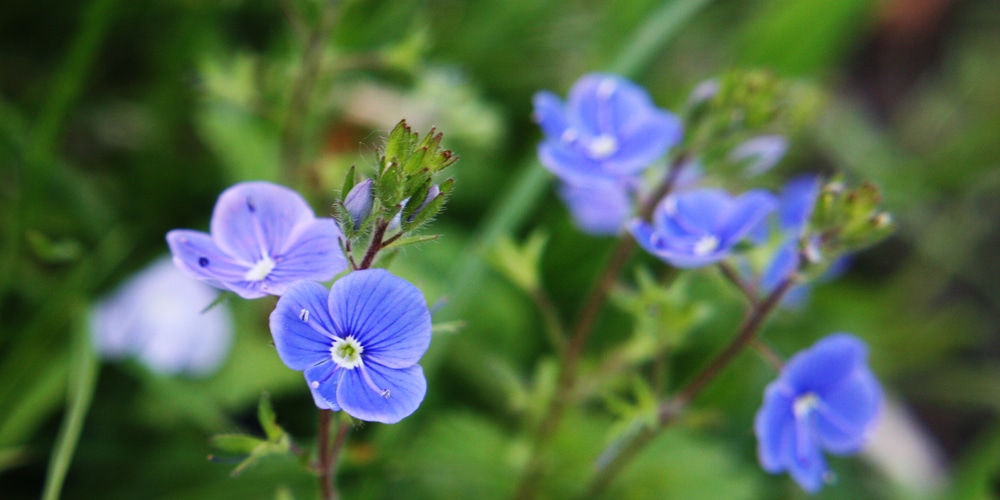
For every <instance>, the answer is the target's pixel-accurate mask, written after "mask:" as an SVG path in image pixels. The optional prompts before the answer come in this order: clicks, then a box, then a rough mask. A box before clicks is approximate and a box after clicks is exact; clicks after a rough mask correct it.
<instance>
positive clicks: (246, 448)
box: [212, 434, 265, 455]
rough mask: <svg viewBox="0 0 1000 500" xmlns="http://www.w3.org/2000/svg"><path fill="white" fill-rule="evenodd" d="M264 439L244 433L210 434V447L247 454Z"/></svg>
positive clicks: (236, 453)
mask: <svg viewBox="0 0 1000 500" xmlns="http://www.w3.org/2000/svg"><path fill="white" fill-rule="evenodd" d="M264 442H265V441H264V440H262V439H260V438H255V437H253V436H248V435H246V434H219V435H217V436H212V447H213V448H216V449H218V450H219V451H224V452H226V453H232V454H234V455H248V454H250V453H251V452H253V450H254V449H255V448H257V447H258V446H260V445H261V444H262V443H264Z"/></svg>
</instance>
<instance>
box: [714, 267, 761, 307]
mask: <svg viewBox="0 0 1000 500" xmlns="http://www.w3.org/2000/svg"><path fill="white" fill-rule="evenodd" d="M718 267H719V270H720V271H722V275H723V276H725V277H726V279H727V280H729V282H730V283H732V284H733V285H734V286H736V288H738V289H739V290H740V292H742V293H743V297H745V298H746V299H747V301H748V302H749V303H750V304H751V305H753V304H754V303H755V302H757V290H756V288H754V286H753V285H752V284H750V283H749V282H747V281H746V280H745V279H743V277H742V276H740V273H739V272H737V271H736V269H735V268H733V266H732V265H731V264H730V263H728V262H726V261H722V262H719V265H718Z"/></svg>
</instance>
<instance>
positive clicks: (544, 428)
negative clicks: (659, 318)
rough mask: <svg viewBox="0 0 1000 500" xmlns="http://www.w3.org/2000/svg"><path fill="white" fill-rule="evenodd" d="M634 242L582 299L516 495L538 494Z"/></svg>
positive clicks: (672, 176)
mask: <svg viewBox="0 0 1000 500" xmlns="http://www.w3.org/2000/svg"><path fill="white" fill-rule="evenodd" d="M686 158H687V155H686V154H683V153H682V154H679V155H677V157H676V159H675V160H674V162H673V163H672V164H671V165H670V168H669V171H668V172H667V176H666V178H665V179H664V181H663V182H662V183H660V185H659V186H658V187H657V189H656V190H655V191H654V192H653V193H652V195H651V196H650V197H649V198H647V199H646V200H645V202H644V203H643V204H642V207H641V210H640V216H641V217H642V218H644V219H648V218H649V216H650V215H651V214H652V212H653V209H654V208H655V207H656V204H657V203H658V202H659V201H660V199H662V198H663V197H664V196H666V195H667V194H668V193H669V192H670V190H671V189H673V186H674V184H675V183H676V181H677V177H678V174H679V173H680V171H681V169H682V166H683V165H684V162H685V161H686ZM635 246H636V243H635V240H633V239H632V238H631V237H627V236H626V237H624V238H622V239H621V241H619V243H618V246H617V247H616V248H615V250H614V252H613V253H612V255H611V258H610V259H609V260H608V264H607V265H606V266H605V268H604V272H603V273H601V275H600V277H599V278H598V280H597V282H596V283H595V284H594V287H593V288H592V289H591V291H590V294H589V295H588V296H587V299H586V301H585V302H584V306H583V309H581V311H580V315H579V317H578V318H577V321H576V323H575V326H574V328H573V331H572V333H571V335H570V341H569V344H567V346H566V349H565V350H564V351H563V356H562V360H561V363H560V364H559V366H560V368H561V369H560V371H559V380H558V381H557V382H556V392H555V395H554V396H553V398H552V401H551V402H550V403H549V407H548V409H547V410H546V412H545V415H544V416H543V417H542V420H541V422H540V423H539V426H538V430H537V432H536V434H535V439H534V447H533V448H532V451H531V458H529V459H528V463H527V465H526V466H525V470H524V475H523V476H522V478H521V482H520V485H519V486H518V488H517V491H516V493H515V497H516V498H520V499H530V498H534V497H535V495H536V494H537V486H538V482H539V481H540V480H541V478H542V476H543V475H544V474H545V468H544V466H543V452H544V449H545V448H546V447H547V446H548V444H549V442H551V440H552V438H553V437H554V436H555V434H556V431H557V430H558V429H559V425H560V423H561V422H562V417H563V413H564V411H565V409H566V406H567V405H568V404H569V402H570V401H571V400H572V399H573V393H574V392H575V386H576V378H577V375H578V374H577V366H578V365H579V362H580V358H581V356H582V354H583V350H584V347H586V345H587V340H588V339H589V338H590V333H591V332H592V331H593V329H594V325H595V324H596V322H597V319H598V317H599V316H600V312H601V311H602V310H603V306H604V303H605V301H606V300H607V297H608V293H609V292H610V291H611V288H612V287H613V286H614V284H615V282H617V281H618V276H619V275H620V274H621V272H622V270H623V269H624V268H625V265H626V264H627V263H628V261H629V258H630V257H631V256H632V251H633V250H635Z"/></svg>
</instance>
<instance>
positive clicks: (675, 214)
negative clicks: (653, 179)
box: [629, 188, 775, 267]
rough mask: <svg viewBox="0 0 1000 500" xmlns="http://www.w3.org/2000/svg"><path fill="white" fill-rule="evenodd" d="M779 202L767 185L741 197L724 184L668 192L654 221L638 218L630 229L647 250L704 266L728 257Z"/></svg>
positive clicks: (687, 264)
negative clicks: (715, 186) (726, 188)
mask: <svg viewBox="0 0 1000 500" xmlns="http://www.w3.org/2000/svg"><path fill="white" fill-rule="evenodd" d="M774 206H775V201H774V196H773V195H771V194H770V193H768V192H766V191H759V190H754V191H748V192H746V193H744V194H742V195H740V196H739V197H736V198H733V197H731V196H730V195H729V193H726V192H725V191H722V190H720V189H712V188H705V189H698V190H693V191H686V192H682V193H675V194H671V195H669V196H667V197H666V198H664V199H663V201H661V202H660V204H659V205H657V207H656V210H655V211H654V212H653V223H652V224H649V223H647V222H646V221H643V220H639V219H635V220H633V221H632V222H630V223H629V231H630V232H631V233H632V236H634V237H635V239H636V241H637V242H638V243H639V245H640V246H642V247H643V248H644V249H646V251H647V252H649V253H651V254H653V255H655V256H657V257H659V258H660V259H663V260H664V261H666V262H668V263H670V264H671V265H674V266H676V267H699V266H704V265H707V264H711V263H714V262H718V261H720V260H722V259H724V258H726V257H728V256H729V253H730V252H731V251H732V249H733V247H734V246H735V245H736V244H737V243H739V242H740V241H741V240H742V239H744V237H746V236H747V234H748V233H749V232H750V231H751V230H752V229H753V228H755V227H756V226H757V225H758V224H759V223H760V221H761V220H762V219H763V218H764V217H766V216H767V214H768V213H770V212H771V211H772V210H773V209H774Z"/></svg>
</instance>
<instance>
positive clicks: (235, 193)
mask: <svg viewBox="0 0 1000 500" xmlns="http://www.w3.org/2000/svg"><path fill="white" fill-rule="evenodd" d="M211 230H212V234H210V235H209V234H207V233H203V232H200V231H191V230H187V229H175V230H173V231H170V232H169V233H167V243H168V244H169V245H170V251H171V252H172V253H173V255H174V263H175V264H176V265H177V267H178V268H179V269H180V270H182V271H184V272H185V273H187V274H188V275H190V276H193V277H195V278H198V279H201V280H204V281H206V282H208V283H209V284H210V285H212V286H215V287H217V288H222V289H224V290H231V291H233V292H235V293H237V294H239V296H240V297H243V298H246V299H255V298H258V297H263V296H265V295H267V294H271V295H281V294H282V293H284V292H285V290H287V289H288V287H289V286H291V285H292V283H294V282H296V281H298V280H314V281H326V280H329V279H332V278H333V277H334V276H335V275H336V274H337V273H339V272H341V271H343V270H344V269H346V268H347V261H346V259H345V258H344V256H343V254H341V252H340V246H339V243H338V241H337V240H338V239H339V238H340V237H341V233H340V229H338V228H337V224H336V223H335V222H334V220H333V219H331V218H317V217H316V216H315V215H314V214H313V211H312V209H311V208H309V205H308V204H306V201H305V200H303V199H302V197H301V196H299V194H298V193H296V192H295V191H292V190H291V189H288V188H286V187H284V186H278V185H276V184H271V183H268V182H245V183H240V184H236V185H235V186H232V187H230V188H229V189H227V190H225V191H223V193H222V194H221V195H219V200H218V201H217V202H216V203H215V210H214V211H213V212H212V222H211Z"/></svg>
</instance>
